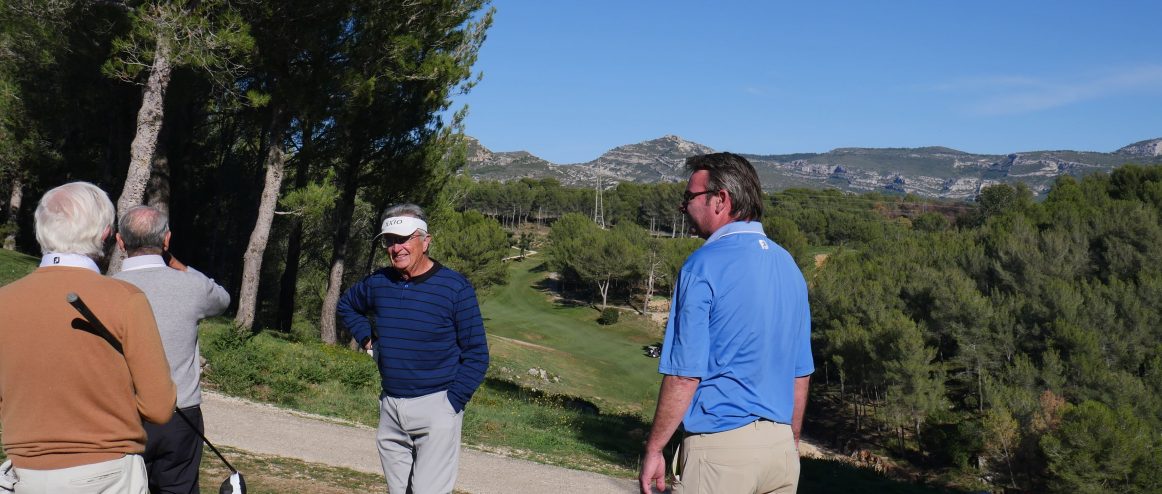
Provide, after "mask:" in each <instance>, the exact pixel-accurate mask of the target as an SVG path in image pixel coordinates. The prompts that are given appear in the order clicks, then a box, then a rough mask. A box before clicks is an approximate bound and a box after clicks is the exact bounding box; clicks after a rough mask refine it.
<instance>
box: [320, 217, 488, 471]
mask: <svg viewBox="0 0 1162 494" xmlns="http://www.w3.org/2000/svg"><path fill="white" fill-rule="evenodd" d="M384 216H385V217H386V218H385V219H384V220H383V225H382V228H381V230H382V233H380V238H381V239H382V243H383V246H384V248H385V249H386V251H387V254H388V256H390V257H391V267H388V268H384V269H381V270H379V271H376V272H375V273H372V274H371V275H370V276H368V277H367V278H364V279H363V280H362V281H360V282H359V283H356V284H355V286H352V287H351V288H350V289H349V290H347V292H346V293H344V294H343V297H342V298H340V299H339V306H338V309H337V313H338V315H339V318H340V319H341V320H342V321H343V324H345V325H346V326H347V329H349V330H350V331H351V335H352V336H353V337H354V338H355V341H356V342H358V343H359V344H360V346H362V347H363V348H364V349H366V350H375V352H374V355H375V356H376V363H377V364H378V365H379V374H380V377H381V378H382V386H383V393H382V394H381V395H380V403H379V431H378V433H377V434H376V442H377V444H378V447H379V459H380V463H381V464H382V466H383V473H384V476H386V477H387V489H388V492H389V493H391V494H404V493H409V494H424V493H450V492H452V488H453V487H454V486H455V484H456V471H457V467H458V465H459V458H460V429H461V425H462V424H463V419H464V406H465V405H467V404H468V400H469V399H470V398H472V394H473V393H474V392H476V388H478V387H479V386H480V383H482V382H483V381H484V372H485V371H486V370H487V369H488V342H487V340H486V339H485V336H484V323H483V320H482V319H481V317H480V306H479V304H478V303H477V300H476V291H475V289H473V287H472V285H471V284H470V283H469V282H468V280H467V279H466V278H464V276H463V275H461V274H460V273H457V272H455V271H453V270H451V269H448V268H446V267H444V266H441V265H440V263H438V262H436V261H434V260H432V259H431V258H430V257H428V247H429V246H430V245H431V242H432V236H431V235H429V234H428V224H427V221H426V220H425V219H424V212H423V210H422V209H420V207H419V206H416V205H414V204H401V205H397V206H392V207H390V208H388V209H387V211H385V212H384Z"/></svg>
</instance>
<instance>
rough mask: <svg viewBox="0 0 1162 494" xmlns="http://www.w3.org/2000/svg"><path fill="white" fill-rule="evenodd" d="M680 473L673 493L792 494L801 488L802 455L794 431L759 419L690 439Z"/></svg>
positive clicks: (682, 453) (684, 446) (680, 455)
mask: <svg viewBox="0 0 1162 494" xmlns="http://www.w3.org/2000/svg"><path fill="white" fill-rule="evenodd" d="M678 472H679V479H678V480H677V481H676V482H674V489H673V492H674V494H691V493H715V494H720V493H721V494H735V493H738V494H742V493H760V492H761V493H779V494H783V493H788V494H793V493H794V492H795V489H796V488H797V487H798V485H799V451H798V450H796V449H795V437H794V435H793V434H792V433H791V426H789V425H786V424H776V423H774V422H768V421H765V420H759V421H755V422H752V423H750V424H747V425H744V426H742V427H739V428H737V429H733V430H729V431H724V432H716V433H713V434H690V435H688V436H686V437H685V439H683V440H682V446H681V450H680V451H679V452H678Z"/></svg>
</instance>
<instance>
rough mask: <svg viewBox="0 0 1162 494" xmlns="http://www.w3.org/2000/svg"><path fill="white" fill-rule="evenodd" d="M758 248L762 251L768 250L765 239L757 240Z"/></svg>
mask: <svg viewBox="0 0 1162 494" xmlns="http://www.w3.org/2000/svg"><path fill="white" fill-rule="evenodd" d="M759 247H762V248H763V250H767V249H769V248H770V246H768V245H767V239H765V238H764V239H761V240H759Z"/></svg>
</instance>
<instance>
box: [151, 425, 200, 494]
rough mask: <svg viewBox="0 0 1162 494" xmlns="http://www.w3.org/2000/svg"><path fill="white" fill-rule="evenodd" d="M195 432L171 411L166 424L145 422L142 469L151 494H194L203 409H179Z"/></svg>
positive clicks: (196, 487)
mask: <svg viewBox="0 0 1162 494" xmlns="http://www.w3.org/2000/svg"><path fill="white" fill-rule="evenodd" d="M180 412H181V413H182V414H184V415H185V417H186V418H187V419H189V420H190V422H191V423H193V424H194V427H197V431H196V432H195V430H194V429H191V428H190V424H188V423H186V421H185V420H182V418H181V417H179V416H178V412H174V416H173V418H172V419H170V421H169V422H167V423H166V424H165V425H156V424H151V423H148V422H146V423H145V424H144V425H145V433H146V434H147V435H148V439H147V440H146V442H145V454H143V455H142V457H144V458H145V469H146V471H147V472H148V473H149V492H150V494H159V493H164V494H197V493H198V466H199V465H200V464H201V463H202V439H201V438H200V437H198V433H204V431H205V426H204V425H203V423H202V409H201V407H198V406H192V407H189V408H183V409H181V410H180Z"/></svg>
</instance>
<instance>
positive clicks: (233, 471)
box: [173, 408, 238, 473]
mask: <svg viewBox="0 0 1162 494" xmlns="http://www.w3.org/2000/svg"><path fill="white" fill-rule="evenodd" d="M173 411H174V412H175V413H177V414H178V417H181V418H182V420H183V421H185V423H186V425H188V426H190V429H192V430H193V431H194V432H196V433H198V437H200V438H202V441H204V442H205V443H206V446H209V447H210V451H213V452H214V454H215V455H218V459H219V460H222V463H225V464H226V468H229V469H230V472H232V473H238V470H235V469H234V466H233V465H231V464H230V462H228V461H226V457H224V456H222V453H219V452H218V448H215V447H214V443H211V442H210V440H209V439H206V435H205V434H202V431H200V430H198V428H197V427H196V426H194V422H193V421H192V420H190V418H189V417H186V414H185V413H182V409H180V408H175V409H174V410H173Z"/></svg>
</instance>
